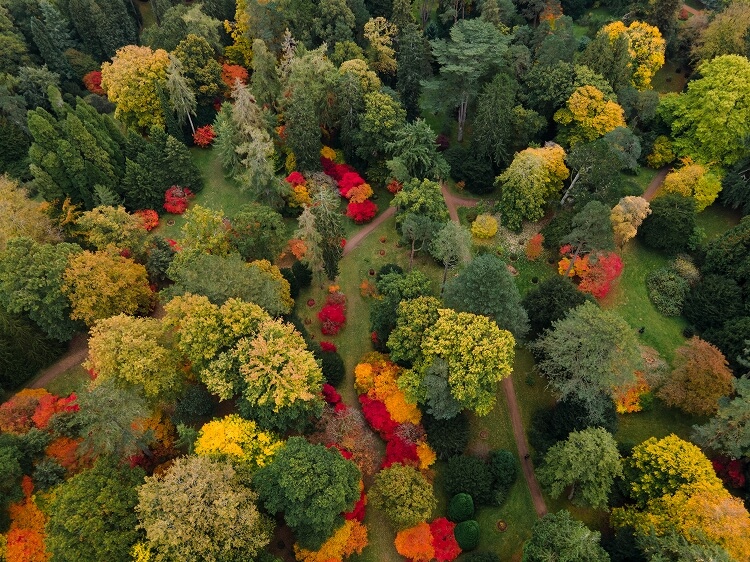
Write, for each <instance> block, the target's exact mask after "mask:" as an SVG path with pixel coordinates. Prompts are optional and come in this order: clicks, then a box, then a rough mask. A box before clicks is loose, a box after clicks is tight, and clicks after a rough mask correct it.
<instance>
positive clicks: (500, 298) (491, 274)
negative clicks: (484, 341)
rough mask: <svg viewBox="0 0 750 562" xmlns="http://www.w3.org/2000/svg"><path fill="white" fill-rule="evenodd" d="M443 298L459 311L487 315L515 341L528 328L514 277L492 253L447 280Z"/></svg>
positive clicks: (522, 336)
mask: <svg viewBox="0 0 750 562" xmlns="http://www.w3.org/2000/svg"><path fill="white" fill-rule="evenodd" d="M443 301H444V302H445V304H446V306H448V307H450V308H452V309H454V310H457V311H459V312H471V313H473V314H484V315H485V316H489V317H490V318H492V319H493V320H494V321H495V322H496V323H497V325H498V326H499V327H500V328H501V329H503V330H508V331H509V332H511V333H512V334H513V337H515V338H516V340H522V339H523V338H524V336H525V335H526V333H527V332H528V331H529V319H528V316H527V314H526V311H525V310H524V309H523V307H522V306H521V295H520V294H519V292H518V287H516V283H515V281H514V280H513V276H512V275H511V274H510V273H509V272H508V268H507V266H506V265H505V262H503V261H502V260H501V259H500V258H498V257H497V256H494V255H492V254H485V255H482V256H477V257H476V258H474V259H473V260H472V261H471V262H470V263H469V265H468V266H466V268H464V269H463V271H461V272H460V273H459V274H458V276H456V277H454V278H453V279H451V280H450V281H448V283H446V285H445V291H444V292H443Z"/></svg>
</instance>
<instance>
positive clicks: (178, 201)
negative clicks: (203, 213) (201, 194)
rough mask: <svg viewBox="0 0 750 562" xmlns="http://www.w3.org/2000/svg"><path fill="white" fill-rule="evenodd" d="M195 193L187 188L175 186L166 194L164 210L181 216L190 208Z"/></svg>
mask: <svg viewBox="0 0 750 562" xmlns="http://www.w3.org/2000/svg"><path fill="white" fill-rule="evenodd" d="M192 197H193V192H192V191H190V189H188V188H187V187H180V186H179V185H173V186H172V187H170V188H169V189H167V191H166V193H164V210H165V211H167V212H168V213H171V214H173V215H181V214H182V213H184V212H185V211H186V210H187V208H188V203H189V200H190V199H192Z"/></svg>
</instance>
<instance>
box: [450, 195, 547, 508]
mask: <svg viewBox="0 0 750 562" xmlns="http://www.w3.org/2000/svg"><path fill="white" fill-rule="evenodd" d="M441 190H442V192H443V197H444V198H445V204H446V206H447V207H448V214H449V215H450V217H451V220H452V221H454V222H458V207H476V205H477V203H478V202H479V201H478V200H477V199H467V198H465V197H459V196H457V195H455V194H453V193H451V192H450V190H449V189H448V186H446V185H445V184H443V185H442V187H441ZM501 385H502V387H503V392H504V393H505V402H506V403H507V404H508V414H509V416H510V425H511V426H512V427H513V437H514V438H515V440H516V448H517V449H518V458H519V459H520V461H521V470H522V471H523V475H524V478H526V484H527V485H528V487H529V493H530V494H531V501H532V503H533V504H534V510H535V511H536V514H537V515H538V516H539V517H543V516H544V515H546V514H547V504H545V502H544V495H543V494H542V489H541V487H540V486H539V481H538V480H537V479H536V474H535V473H534V463H532V462H531V457H530V453H529V442H528V441H527V440H526V431H525V430H524V427H523V419H522V418H521V407H520V406H519V404H518V399H517V398H516V391H515V389H514V388H513V379H512V378H511V377H506V378H504V379H503V381H502V383H501Z"/></svg>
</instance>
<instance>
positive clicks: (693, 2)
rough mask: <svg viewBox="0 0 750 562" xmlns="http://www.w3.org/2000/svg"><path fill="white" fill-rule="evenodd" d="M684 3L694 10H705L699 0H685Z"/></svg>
mask: <svg viewBox="0 0 750 562" xmlns="http://www.w3.org/2000/svg"><path fill="white" fill-rule="evenodd" d="M684 3H685V4H687V5H688V6H690V7H691V8H693V9H694V10H705V9H706V7H705V6H704V5H703V4H702V3H701V2H699V1H698V0H685V2H684Z"/></svg>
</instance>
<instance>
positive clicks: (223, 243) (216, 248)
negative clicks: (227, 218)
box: [178, 205, 231, 257]
mask: <svg viewBox="0 0 750 562" xmlns="http://www.w3.org/2000/svg"><path fill="white" fill-rule="evenodd" d="M184 218H185V223H184V224H183V225H182V228H180V238H179V239H178V243H179V245H180V248H181V249H182V250H185V251H187V252H188V253H191V252H192V253H203V254H211V255H212V256H217V257H226V256H227V255H229V253H230V250H231V246H230V242H229V230H228V228H227V225H226V223H225V222H224V212H223V211H215V210H213V209H209V208H208V207H203V206H201V205H193V206H192V207H191V208H190V209H188V211H187V212H186V213H185V215H184Z"/></svg>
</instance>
